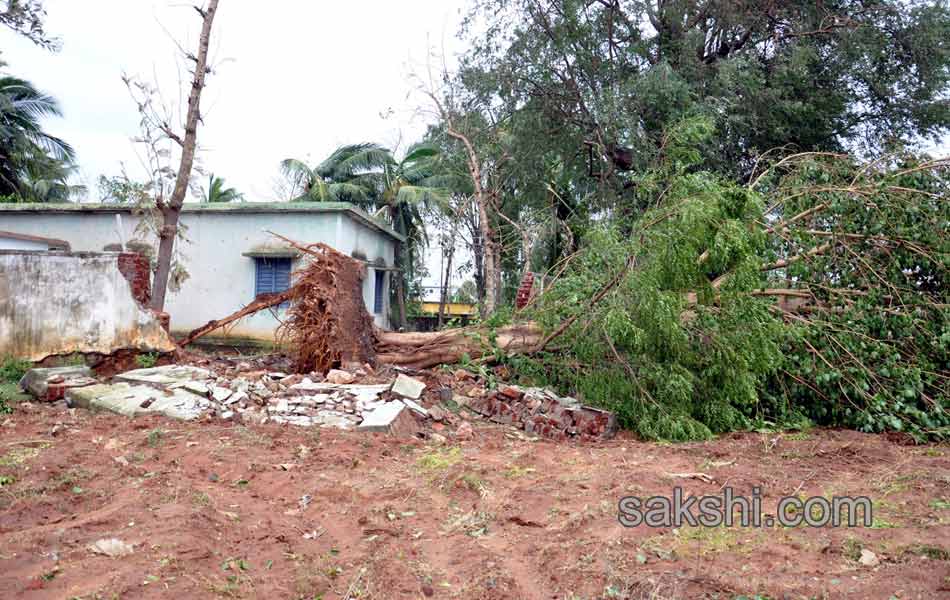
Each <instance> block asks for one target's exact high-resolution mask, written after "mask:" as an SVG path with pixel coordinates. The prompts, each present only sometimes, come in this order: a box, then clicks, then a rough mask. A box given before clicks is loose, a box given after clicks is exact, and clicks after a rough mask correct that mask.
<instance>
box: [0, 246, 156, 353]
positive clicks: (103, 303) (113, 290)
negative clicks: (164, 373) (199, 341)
mask: <svg viewBox="0 0 950 600" xmlns="http://www.w3.org/2000/svg"><path fill="white" fill-rule="evenodd" d="M143 261H144V262H143ZM148 277H149V271H148V263H147V261H146V260H145V259H144V257H141V256H139V255H136V254H128V253H118V252H31V251H25V250H0V355H2V354H12V355H15V356H19V357H23V358H27V359H29V360H32V361H40V360H42V359H44V358H46V357H47V356H51V355H55V354H69V353H73V352H82V353H99V354H112V353H113V352H115V351H117V350H121V349H131V350H138V351H142V352H171V351H173V350H175V344H174V343H173V342H172V340H171V338H170V337H169V336H168V333H167V332H166V331H165V330H164V329H163V328H162V325H161V322H160V320H159V319H158V318H157V317H156V316H155V314H154V313H152V311H150V310H149V309H148V308H147V307H146V303H147V302H148V297H149V290H150V286H149V279H148Z"/></svg>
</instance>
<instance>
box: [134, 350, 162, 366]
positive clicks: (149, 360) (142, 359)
mask: <svg viewBox="0 0 950 600" xmlns="http://www.w3.org/2000/svg"><path fill="white" fill-rule="evenodd" d="M135 362H136V364H138V366H139V367H141V368H143V369H151V368H152V367H154V366H155V363H156V362H158V354H156V353H154V352H149V353H147V354H139V355H138V356H136V357H135Z"/></svg>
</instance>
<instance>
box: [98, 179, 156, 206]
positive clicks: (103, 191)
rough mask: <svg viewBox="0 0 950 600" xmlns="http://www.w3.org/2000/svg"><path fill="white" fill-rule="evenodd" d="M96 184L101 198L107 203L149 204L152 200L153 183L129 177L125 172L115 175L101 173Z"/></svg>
mask: <svg viewBox="0 0 950 600" xmlns="http://www.w3.org/2000/svg"><path fill="white" fill-rule="evenodd" d="M96 185H97V187H98V188H99V198H100V199H101V200H102V202H105V203H117V204H134V205H147V204H149V203H150V202H152V185H151V184H150V183H142V182H138V181H134V180H132V179H129V177H128V176H127V175H126V174H125V173H123V174H121V175H116V176H113V177H106V176H105V175H100V176H99V179H98V180H97V181H96Z"/></svg>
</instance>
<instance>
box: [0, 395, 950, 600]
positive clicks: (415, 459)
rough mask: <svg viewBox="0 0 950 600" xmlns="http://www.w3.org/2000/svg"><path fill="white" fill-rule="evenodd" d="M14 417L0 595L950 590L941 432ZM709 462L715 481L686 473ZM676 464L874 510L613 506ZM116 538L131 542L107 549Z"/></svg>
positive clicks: (719, 482)
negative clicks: (403, 433) (549, 429)
mask: <svg viewBox="0 0 950 600" xmlns="http://www.w3.org/2000/svg"><path fill="white" fill-rule="evenodd" d="M0 422H2V425H0V598H88V599H91V598H159V597H161V598H166V597H168V598H305V599H308V600H312V599H323V600H330V599H341V598H381V599H388V598H406V599H414V598H464V599H475V598H484V599H503V598H510V599H532V600H533V599H541V598H545V599H547V598H550V599H594V598H658V599H659V598H662V599H665V598H742V597H747V598H755V597H760V598H766V597H767V598H785V597H788V598H939V597H950V561H948V558H950V556H948V550H950V449H948V448H947V447H946V446H944V447H935V446H910V445H902V444H901V443H900V442H901V440H899V439H892V438H887V437H885V436H873V435H863V434H859V433H856V432H851V431H818V430H816V431H811V432H809V433H797V434H759V433H748V434H737V435H732V436H727V437H724V438H722V439H719V440H716V441H712V442H708V443H693V444H681V445H663V444H655V443H643V442H638V441H635V440H633V439H630V438H629V437H624V436H620V437H619V438H617V439H615V440H612V441H610V442H598V443H583V444H581V443H554V442H549V441H537V440H531V439H527V438H526V437H525V436H524V435H523V434H521V433H519V432H516V431H514V430H513V429H510V428H506V427H502V426H496V425H491V424H487V423H484V422H481V421H478V420H476V419H474V418H473V423H474V424H475V430H476V436H475V439H474V440H470V441H464V442H452V441H451V439H450V441H449V443H448V444H445V445H441V446H440V445H437V444H436V443H433V442H426V441H423V440H415V439H396V438H392V437H384V436H382V435H380V434H375V435H367V434H360V433H355V432H352V433H351V432H343V431H338V430H327V429H322V430H309V429H301V428H295V427H293V426H280V425H276V424H266V425H261V426H243V425H238V424H231V423H225V422H221V421H210V422H193V423H185V422H176V421H170V420H166V419H160V418H145V419H140V420H135V421H131V420H128V419H126V418H123V417H119V416H112V415H105V414H98V415H93V414H89V413H87V412H84V411H77V410H73V411H69V410H66V409H65V408H63V407H61V406H48V405H35V404H34V405H26V406H24V405H21V406H20V407H18V409H17V411H16V412H15V413H14V414H12V415H7V416H6V417H0ZM697 472H702V473H705V474H707V475H708V476H709V478H710V479H711V481H704V480H702V479H697V478H688V477H686V478H684V477H675V476H673V475H671V474H690V473H697ZM677 485H679V486H682V487H684V489H685V490H686V491H687V492H688V493H691V494H695V495H703V494H717V493H719V490H720V489H721V488H723V487H724V486H726V485H728V486H731V487H733V488H734V489H736V490H737V491H743V492H745V493H748V492H749V491H750V490H751V488H752V487H753V486H761V487H762V488H763V490H764V492H763V496H764V499H763V507H764V510H765V511H766V512H770V511H769V507H770V506H771V507H774V506H775V504H776V503H777V500H778V498H779V497H781V496H785V495H790V494H795V495H799V496H803V497H804V496H816V495H820V496H831V495H838V496H841V495H852V496H854V495H868V496H870V497H871V498H872V499H873V501H874V525H873V526H872V527H870V528H851V529H848V528H838V529H833V528H809V527H805V526H802V527H795V528H778V527H776V528H772V529H753V528H747V529H743V528H724V527H720V528H712V529H703V528H688V527H684V528H682V529H680V530H676V531H674V530H670V529H650V528H647V527H645V526H641V527H638V528H633V529H626V528H623V527H621V526H620V525H619V523H618V520H617V504H618V501H619V499H620V498H621V497H623V496H630V495H634V496H651V495H667V496H668V495H670V494H671V493H672V488H673V487H674V486H677ZM771 512H772V514H774V511H771ZM103 538H117V539H120V540H122V541H124V542H127V543H129V544H133V545H134V551H133V553H132V554H131V555H127V556H124V557H120V558H110V557H107V556H102V555H99V554H95V553H93V552H92V551H91V550H90V549H89V546H90V545H91V544H92V543H94V542H96V541H97V540H100V539H103ZM862 549H868V550H871V551H872V552H874V553H875V555H876V556H877V558H878V559H880V564H878V565H877V566H874V567H869V566H864V565H862V564H860V563H859V562H858V558H859V556H860V554H861V550H862Z"/></svg>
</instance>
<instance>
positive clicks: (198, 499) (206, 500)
mask: <svg viewBox="0 0 950 600" xmlns="http://www.w3.org/2000/svg"><path fill="white" fill-rule="evenodd" d="M191 503H192V504H194V505H195V506H198V507H206V506H211V497H210V496H208V494H206V493H204V492H195V493H194V494H192V495H191Z"/></svg>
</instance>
